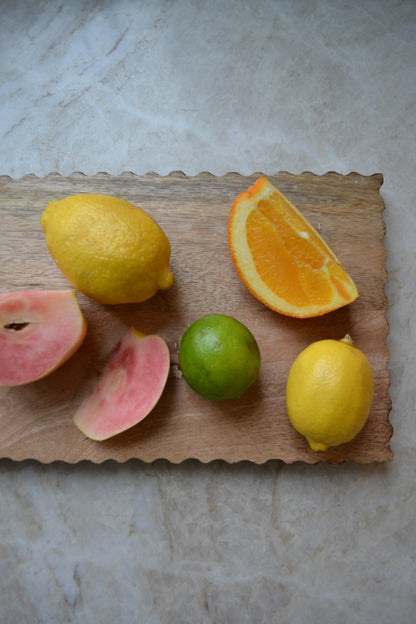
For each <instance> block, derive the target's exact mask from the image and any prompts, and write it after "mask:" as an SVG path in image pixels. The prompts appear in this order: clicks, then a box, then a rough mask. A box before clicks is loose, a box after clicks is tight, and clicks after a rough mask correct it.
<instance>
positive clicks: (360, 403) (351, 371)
mask: <svg viewBox="0 0 416 624" xmlns="http://www.w3.org/2000/svg"><path fill="white" fill-rule="evenodd" d="M373 392H374V381H373V373H372V370H371V366H370V364H369V362H368V360H367V358H366V356H365V355H364V353H362V351H360V350H359V349H357V348H356V347H354V345H353V341H352V339H351V337H350V336H349V335H347V336H345V338H343V339H342V340H319V341H317V342H314V343H312V344H311V345H309V346H308V347H307V348H306V349H304V351H302V352H301V353H300V354H299V356H298V357H297V358H296V360H295V362H294V363H293V365H292V368H291V369H290V372H289V377H288V381H287V386H286V404H287V413H288V416H289V420H290V422H291V423H292V425H293V427H294V428H295V429H296V430H297V431H298V432H299V433H300V434H302V435H303V436H304V437H305V438H306V439H307V441H308V442H309V445H310V446H311V448H312V449H313V450H314V451H325V450H326V449H327V448H329V447H330V446H338V445H339V444H344V443H345V442H349V441H350V440H352V439H353V438H355V437H356V435H357V434H358V433H359V432H360V431H361V429H362V428H363V426H364V424H365V422H366V420H367V417H368V413H369V411H370V406H371V402H372V399H373Z"/></svg>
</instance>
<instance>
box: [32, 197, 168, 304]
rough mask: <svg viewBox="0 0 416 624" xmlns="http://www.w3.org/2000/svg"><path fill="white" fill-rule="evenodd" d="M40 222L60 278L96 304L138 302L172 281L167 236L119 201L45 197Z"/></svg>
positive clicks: (147, 216)
mask: <svg viewBox="0 0 416 624" xmlns="http://www.w3.org/2000/svg"><path fill="white" fill-rule="evenodd" d="M41 224H42V228H43V231H44V233H45V237H46V244H47V246H48V249H49V253H50V254H51V256H52V258H53V259H54V261H55V262H56V264H57V265H58V267H59V268H60V270H61V271H62V273H63V274H64V276H65V277H66V279H67V280H68V281H69V282H71V284H72V285H73V286H75V288H77V289H78V290H79V291H81V292H82V293H84V294H85V295H87V296H88V297H91V298H92V299H95V300H96V301H99V302H100V303H108V304H116V303H139V302H141V301H145V300H146V299H149V298H150V297H152V296H153V295H154V294H155V293H156V291H157V290H159V289H160V290H166V289H167V288H170V287H171V286H172V284H173V275H172V273H171V271H170V269H169V260H170V244H169V240H168V238H167V237H166V235H165V233H164V232H163V230H162V229H161V228H160V227H159V225H158V224H157V223H156V222H155V221H154V220H153V219H152V218H151V217H150V216H149V215H148V214H146V212H144V211H143V210H141V209H140V208H137V207H136V206H133V204H131V203H130V202H128V201H126V200H124V199H119V198H116V197H110V196H108V195H92V194H85V195H72V196H71V197H67V198H66V199H61V200H56V201H51V202H50V203H49V204H48V206H47V208H46V210H44V212H43V213H42V217H41Z"/></svg>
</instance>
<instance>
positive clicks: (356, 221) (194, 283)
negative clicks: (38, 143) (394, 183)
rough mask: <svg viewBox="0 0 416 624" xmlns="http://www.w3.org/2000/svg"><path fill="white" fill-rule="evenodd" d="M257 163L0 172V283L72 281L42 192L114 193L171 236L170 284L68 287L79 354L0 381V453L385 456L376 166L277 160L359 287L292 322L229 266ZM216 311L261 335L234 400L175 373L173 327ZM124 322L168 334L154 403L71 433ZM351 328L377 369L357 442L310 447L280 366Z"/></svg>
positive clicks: (279, 180)
mask: <svg viewBox="0 0 416 624" xmlns="http://www.w3.org/2000/svg"><path fill="white" fill-rule="evenodd" d="M259 175H260V174H254V175H251V176H248V177H243V176H241V175H239V174H234V173H230V174H227V175H225V176H223V177H214V176H213V175H211V174H208V173H201V174H199V175H198V176H195V177H186V176H185V175H183V174H182V173H180V172H175V173H172V174H170V175H169V176H165V177H161V176H158V175H156V174H147V175H145V176H136V175H133V174H131V173H125V174H122V175H120V176H110V175H107V174H101V173H100V174H97V175H95V176H91V177H87V176H85V175H83V174H78V173H75V174H73V175H71V176H69V177H61V176H59V175H57V174H51V175H48V176H47V177H45V178H42V179H39V178H37V177H35V176H32V175H29V176H25V177H23V178H21V179H18V180H13V179H11V178H9V177H8V176H0V213H1V220H0V222H1V232H0V289H1V291H10V290H27V289H61V288H71V286H70V284H68V282H67V281H66V280H65V278H64V277H63V276H62V275H61V273H60V271H59V269H58V268H57V267H56V265H55V264H54V262H53V261H52V259H51V257H50V255H49V253H48V250H47V248H46V244H45V240H44V235H43V232H42V229H41V226H40V216H41V213H42V211H43V210H44V209H45V207H46V205H47V203H48V202H49V201H50V200H52V199H60V198H63V197H66V196H68V195H72V194H75V193H102V194H107V195H114V196H117V197H123V198H125V199H127V200H129V201H131V202H132V203H133V204H135V205H138V206H140V207H142V208H143V209H144V210H145V211H146V212H148V213H149V214H150V215H151V216H152V217H153V218H154V219H155V220H156V221H157V222H158V223H159V225H160V226H161V227H162V228H163V229H164V231H165V232H166V234H167V236H168V238H169V240H170V242H171V247H172V257H171V269H172V271H173V273H174V275H175V285H174V286H173V287H172V289H170V290H169V291H165V292H163V293H158V294H157V295H155V296H154V297H153V298H152V299H150V300H149V301H147V302H145V303H142V304H135V305H132V304H130V305H117V306H103V305H99V304H98V303H96V302H94V301H92V300H90V299H88V298H87V297H85V296H84V295H82V294H80V293H77V294H78V301H79V303H80V306H81V309H82V310H83V312H84V315H85V317H86V320H87V323H88V332H87V336H86V339H85V341H84V343H83V344H82V346H81V347H80V349H79V350H78V351H77V353H76V354H75V355H73V356H72V358H71V359H70V360H69V361H68V362H66V363H65V364H64V365H63V366H62V367H61V368H59V369H58V370H57V371H55V372H54V373H52V374H51V375H50V376H49V377H46V378H44V379H42V380H40V381H37V382H35V383H32V384H29V385H26V386H20V387H14V388H0V456H1V457H9V458H12V459H14V460H23V459H26V458H33V459H36V460H39V461H40V462H45V463H49V462H52V461H55V460H61V461H64V462H69V463H75V462H79V461H81V460H85V459H87V460H91V461H93V462H97V463H100V462H103V461H105V460H107V459H113V460H116V461H119V462H124V461H126V460H128V459H130V458H139V459H141V460H143V461H146V462H150V461H153V460H155V459H158V458H165V459H168V460H170V461H171V462H175V463H176V462H181V461H183V460H185V459H187V458H197V459H199V460H200V461H202V462H209V461H211V460H214V459H223V460H225V461H227V462H237V461H240V460H250V461H252V462H257V463H263V462H265V461H267V460H269V459H280V460H283V461H284V462H286V463H292V462H296V461H303V462H307V463H310V464H312V463H316V462H319V461H323V460H324V461H328V462H331V463H340V462H343V461H346V460H353V461H355V462H358V463H370V462H377V461H388V460H391V459H392V452H391V450H390V446H389V442H390V437H391V434H392V428H391V426H390V423H389V420H388V416H389V411H390V407H391V404H390V399H389V397H388V388H389V384H390V378H389V374H388V372H387V360H388V349H387V347H386V336H387V334H388V326H387V323H386V319H385V310H386V305H387V301H386V296H385V284H386V272H385V269H384V262H385V257H386V252H385V248H384V246H383V236H384V233H385V226H384V222H383V218H382V213H383V210H384V203H383V200H382V199H381V197H380V193H379V191H380V187H381V185H382V182H383V177H382V175H381V174H375V175H373V176H367V177H365V176H361V175H359V174H357V173H352V174H350V175H347V176H343V175H339V174H337V173H327V174H325V175H323V176H317V175H314V174H312V173H303V174H302V175H291V174H288V173H285V172H282V173H278V174H276V175H272V176H268V178H269V180H270V181H271V182H272V183H273V184H275V185H276V186H277V187H278V188H280V190H281V191H282V192H283V193H285V194H286V195H287V196H288V197H289V198H290V199H291V200H292V201H293V202H294V203H295V205H297V206H298V208H300V210H301V211H302V212H303V213H304V214H305V216H306V217H307V218H308V219H309V220H310V221H311V223H312V224H313V225H314V226H315V227H316V228H317V229H318V231H319V232H320V233H321V235H322V236H323V237H324V239H325V240H326V241H327V242H328V243H329V245H330V246H331V247H332V249H333V250H334V252H335V253H336V254H337V256H338V257H339V259H340V260H341V262H342V263H343V264H344V266H345V268H346V269H347V271H348V272H349V273H350V275H351V276H352V278H353V279H354V280H355V282H356V284H357V287H358V290H359V293H360V297H359V299H358V300H357V301H355V302H354V303H353V304H352V305H350V306H348V307H345V308H343V309H341V310H339V311H336V312H333V313H330V314H327V315H325V316H323V317H321V318H317V319H310V320H299V319H292V318H287V317H285V316H281V315H279V314H277V313H275V312H272V311H271V310H269V309H268V308H266V307H265V306H264V305H263V304H261V303H260V302H259V301H257V300H256V299H255V298H254V297H253V296H252V295H251V294H250V293H249V292H248V290H247V289H246V288H245V286H244V285H243V284H242V282H241V281H240V279H239V277H238V276H237V274H236V272H235V269H234V266H233V264H232V261H231V258H230V255H229V252H228V247H227V237H226V228H227V222H228V216H229V212H230V209H231V206H232V203H233V201H234V199H235V197H236V196H237V195H238V194H239V193H241V192H242V191H245V190H246V189H247V188H248V187H249V186H251V185H252V184H253V183H254V182H255V180H256V179H257V178H258V177H259ZM213 312H218V313H224V314H229V315H231V316H234V317H235V318H237V319H239V320H240V321H241V322H242V323H244V324H245V325H247V327H248V328H249V329H250V330H251V331H252V333H253V334H254V335H255V337H256V339H257V341H258V344H259V347H260V351H261V355H262V365H261V371H260V376H259V379H258V381H257V382H256V383H255V384H254V385H253V386H252V387H251V388H250V389H249V390H248V391H247V392H246V394H245V395H244V396H243V398H242V399H240V400H238V401H222V402H211V401H208V400H205V399H203V398H201V397H199V396H198V395H197V394H195V393H194V392H193V391H192V390H191V389H190V388H189V387H188V386H187V384H186V382H185V380H184V379H183V378H180V376H179V375H178V374H177V373H178V368H177V364H178V358H177V350H178V344H179V341H180V339H181V336H182V334H183V333H184V331H185V330H186V329H187V328H188V326H189V325H190V324H191V323H192V322H193V321H195V320H196V319H197V318H199V317H201V316H203V315H204V314H209V313H213ZM130 325H134V326H135V327H137V329H139V330H141V331H143V332H145V333H148V334H149V333H158V334H160V335H161V336H162V337H163V338H164V339H165V340H166V342H167V343H168V346H169V349H170V352H171V359H172V375H171V376H170V377H169V379H168V383H167V386H166V389H165V392H164V394H163V396H162V398H161V400H160V402H159V403H158V405H157V406H156V407H155V409H154V410H153V412H152V413H151V414H150V415H149V416H148V417H147V418H146V419H145V420H144V421H142V422H141V423H140V424H138V425H137V426H135V427H134V428H132V429H130V430H129V431H127V432H125V433H123V434H121V435H118V436H116V437H114V438H112V439H110V440H107V441H105V442H94V441H91V440H89V439H87V438H85V437H84V436H83V434H82V433H80V431H79V430H78V429H77V428H76V427H75V425H74V424H73V422H72V417H73V415H74V412H75V411H76V409H77V407H78V405H79V404H80V402H81V400H82V399H83V398H84V397H85V396H86V395H87V394H88V393H89V392H90V391H91V390H92V388H93V386H94V384H95V383H96V381H97V378H98V376H99V374H100V372H101V370H102V368H103V366H104V364H105V362H106V360H107V358H108V355H109V353H110V352H111V351H112V349H113V348H114V346H115V344H116V343H117V341H118V340H119V339H120V338H121V336H122V335H123V334H124V333H125V331H126V330H127V328H128V327H129V326H130ZM346 333H350V334H351V336H352V337H353V339H354V342H355V344H356V346H357V347H358V348H360V349H362V350H363V351H364V352H365V354H366V355H367V357H368V358H369V360H370V363H371V365H372V368H373V371H374V377H375V396H374V400H373V404H372V408H371V413H370V416H369V419H368V422H367V424H366V426H365V427H364V429H363V430H362V432H361V433H360V434H359V436H358V437H357V438H356V439H355V440H354V441H352V442H350V443H349V444H345V445H342V446H339V447H337V448H332V449H330V450H328V451H326V452H321V453H316V452H313V451H312V450H311V449H310V448H309V446H308V444H307V443H306V441H305V440H304V439H303V437H302V436H300V435H299V434H297V433H296V432H295V431H294V430H293V428H292V427H291V425H290V424H289V421H288V419H287V415H286V409H285V387H286V380H287V375H288V373H289V369H290V367H291V365H292V363H293V361H294V359H295V357H296V356H297V355H298V353H299V352H300V351H301V350H302V349H303V348H304V347H306V346H307V345H308V344H309V343H311V342H313V341H315V340H319V339H322V338H342V337H343V336H344V335H345V334H346ZM175 373H176V374H175Z"/></svg>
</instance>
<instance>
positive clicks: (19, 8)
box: [0, 0, 416, 624]
mask: <svg viewBox="0 0 416 624" xmlns="http://www.w3.org/2000/svg"><path fill="white" fill-rule="evenodd" d="M415 35H416V2H415V1H414V0H403V1H399V0H361V1H360V2H357V1H355V0H351V1H350V2H346V1H344V0H282V1H280V0H276V1H273V0H245V1H241V2H238V1H237V0H229V1H223V2H221V1H220V0H213V1H209V0H206V1H203V0H165V1H163V0H155V1H153V2H150V1H148V2H145V1H139V2H134V1H133V0H119V1H111V0H107V1H93V0H90V1H87V0H84V1H81V0H75V1H72V2H70V1H69V0H68V1H67V2H65V1H64V0H52V1H50V2H48V1H43V2H41V1H40V0H31V1H30V0H28V1H26V2H25V1H24V0H0V63H1V80H0V102H1V115H0V134H1V142H0V173H1V174H8V175H10V176H12V177H17V178H18V177H20V176H23V175H24V174H27V173H34V174H36V175H38V176H43V175H46V174H48V173H49V172H52V171H56V172H59V173H61V174H70V173H72V172H73V171H83V172H84V173H86V174H94V173H96V172H98V171H107V172H108V173H112V174H118V173H120V172H122V171H126V170H128V171H133V172H135V173H139V174H140V173H146V172H147V171H156V172H158V173H160V174H166V173H169V172H170V171H172V170H182V171H183V172H185V173H186V174H189V175H193V174H196V173H198V172H200V171H203V170H207V171H211V172H212V173H214V174H217V175H220V174H223V173H225V172H227V171H239V172H241V173H243V174H248V173H252V172H254V171H262V172H264V173H266V174H267V173H274V172H276V171H279V170H287V171H290V172H292V173H300V172H302V171H303V170H310V171H313V172H315V173H324V172H325V171H327V170H336V171H339V172H341V173H348V172H350V171H358V172H359V173H362V174H372V173H375V172H382V173H383V174H384V177H385V183H384V185H383V187H382V195H383V198H384V200H385V202H386V211H385V221H386V224H387V235H386V239H385V243H386V247H387V250H388V260H387V264H386V267H387V269H388V271H389V284H388V289H387V293H388V296H389V301H390V307H389V310H388V320H389V323H390V328H391V332H390V336H389V339H388V345H389V348H390V351H391V359H390V363H389V370H390V373H391V378H392V385H391V390H390V396H391V399H392V401H393V409H392V412H391V422H392V424H393V426H394V431H395V433H394V437H393V439H392V449H393V452H394V454H395V458H394V461H393V462H392V463H391V464H388V465H378V464H377V465H371V466H357V465H354V464H345V465H341V466H329V465H326V464H319V465H317V466H314V467H311V466H305V465H293V466H285V465H282V464H281V463H279V462H273V461H272V462H269V463H267V464H266V465H263V466H256V465H251V464H249V463H243V464H239V465H233V466H229V465H227V464H224V463H222V462H219V461H218V462H214V463H213V464H210V465H202V464H199V463H198V462H196V461H188V462H185V463H183V464H181V465H179V466H175V465H170V464H169V463H167V462H165V461H157V462H155V463H154V464H152V465H146V464H143V463H141V462H139V461H131V462H128V463H127V464H125V465H117V464H115V463H111V462H109V463H106V464H103V465H98V466H96V465H90V464H88V463H83V464H79V465H76V466H67V465H64V464H53V465H46V466H45V465H40V464H37V463H35V462H32V461H26V462H22V463H13V462H11V461H9V460H7V459H3V460H0V622H1V624H15V623H16V624H24V623H30V624H38V623H39V624H40V623H42V624H61V623H67V622H71V623H72V622H73V623H77V624H89V623H91V624H95V623H97V622H100V624H101V623H103V624H106V623H113V622H117V623H118V624H130V623H132V622H140V623H142V622H144V623H149V624H164V623H169V624H187V623H192V624H214V623H215V624H234V623H235V624H260V623H262V624H263V623H264V624H269V623H274V622H278V623H279V624H286V623H288V624H289V623H290V624H292V623H297V622H308V623H315V622H316V623H318V622H319V623H326V622H331V623H332V622H334V623H336V624H362V623H364V622H365V623H366V624H384V623H387V622H388V623H390V622H394V623H395V624H410V623H412V622H414V621H415V617H416V616H415V612H416V600H415V585H416V530H415V529H416V519H415V518H416V497H415V492H416V487H415V484H416V479H415V476H416V474H415V472H416V471H415V469H416V459H415V455H416V453H415V446H416V425H415V399H416V386H415V383H414V376H415V364H416V361H415V345H416V336H415V323H414V321H415V292H416V291H415V285H416V269H415V252H414V248H415V247H414V240H415V238H416V219H415V214H416V213H415V199H416V191H415V189H416V183H415V177H416V176H415V170H416V157H415V154H416V151H415V138H416V137H415V115H416V64H415V58H416V36H415Z"/></svg>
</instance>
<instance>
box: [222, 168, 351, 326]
mask: <svg viewBox="0 0 416 624" xmlns="http://www.w3.org/2000/svg"><path fill="white" fill-rule="evenodd" d="M228 246H229V248H230V253H231V258H232V261H233V263H234V266H235V268H236V270H237V273H238V274H239V276H240V278H241V279H242V281H243V282H244V284H245V285H246V286H247V288H248V289H249V290H250V291H251V293H252V294H253V295H254V296H255V297H257V299H259V300H260V301H262V302H263V303H264V304H265V305H266V306H268V307H269V308H271V309H272V310H275V311H276V312H280V313H281V314H285V315H287V316H293V317H298V318H309V317H313V316H320V315H322V314H326V313H327V312H331V311H332V310H336V309H338V308H341V307H342V306H345V305H347V304H349V303H351V302H352V301H354V300H355V299H357V297H358V291H357V288H356V286H355V284H354V282H353V281H352V279H351V278H350V277H349V275H348V274H347V273H346V271H345V270H344V268H343V266H342V265H341V263H340V262H339V260H338V258H337V257H336V255H335V254H334V252H333V251H332V250H331V249H330V247H329V246H328V245H327V244H326V242H325V241H324V240H323V238H322V237H321V236H320V235H319V234H318V232H317V231H316V230H315V228H314V227H313V226H312V225H311V224H310V223H309V222H308V221H307V219H305V217H304V216H303V215H302V214H301V212H300V211H299V210H298V209H297V208H296V207H295V206H294V205H293V204H292V202H291V201H289V200H288V199H287V197H285V196H284V195H283V193H281V192H280V191H279V190H278V189H277V188H275V187H274V186H273V185H272V184H271V183H270V182H269V181H268V180H267V179H266V178H263V177H262V178H259V179H258V180H257V182H256V183H255V184H254V186H252V187H250V188H249V189H248V191H246V192H244V193H241V195H239V196H238V197H237V198H236V199H235V201H234V204H233V207H232V209H231V213H230V217H229V223H228Z"/></svg>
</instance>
